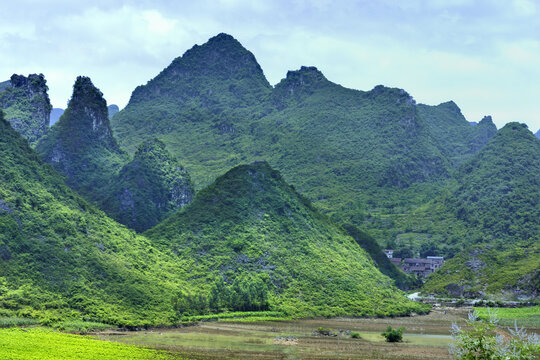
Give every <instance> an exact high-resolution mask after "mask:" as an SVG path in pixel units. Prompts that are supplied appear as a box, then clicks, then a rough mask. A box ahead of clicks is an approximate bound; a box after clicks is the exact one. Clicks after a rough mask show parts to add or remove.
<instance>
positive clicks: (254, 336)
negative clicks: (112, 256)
mask: <svg viewBox="0 0 540 360" xmlns="http://www.w3.org/2000/svg"><path fill="white" fill-rule="evenodd" d="M467 313H468V310H467V309H449V310H447V312H446V314H445V313H444V310H436V311H432V312H431V313H430V314H428V315H423V316H414V317H400V318H383V319H348V318H336V319H319V320H294V321H272V322H231V321H218V322H203V323H200V325H197V326H191V327H185V328H180V329H168V330H159V329H157V330H152V331H141V332H131V333H126V332H103V333H101V334H98V336H99V338H101V339H103V340H110V341H118V342H122V343H127V344H138V345H141V346H145V347H153V348H156V349H161V350H167V351H170V352H172V353H176V354H179V355H180V356H184V357H188V358H194V359H251V358H257V359H433V360H436V359H450V356H449V353H448V345H449V344H450V343H451V342H452V341H453V340H452V337H451V336H450V326H451V324H452V322H457V323H458V324H462V323H463V322H464V319H465V318H466V316H467ZM388 325H391V326H393V327H394V328H396V327H402V326H403V327H405V331H404V336H403V338H404V342H403V343H399V344H391V343H386V342H385V341H384V338H383V337H382V336H381V335H380V333H381V332H382V331H384V330H385V329H386V327H387V326H388ZM320 327H323V328H330V329H332V330H333V331H334V332H339V330H343V332H342V333H341V334H340V335H339V336H320V335H315V334H314V332H315V331H316V330H317V329H318V328H320ZM347 331H351V332H358V333H360V337H361V338H360V339H353V338H351V337H350V336H349V335H346V332H347ZM287 338H289V340H287Z"/></svg>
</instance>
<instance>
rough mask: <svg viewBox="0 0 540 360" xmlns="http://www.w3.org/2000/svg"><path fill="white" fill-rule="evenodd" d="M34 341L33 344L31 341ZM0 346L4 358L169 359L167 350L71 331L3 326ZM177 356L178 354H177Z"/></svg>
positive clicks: (59, 359)
mask: <svg viewBox="0 0 540 360" xmlns="http://www.w3.org/2000/svg"><path fill="white" fill-rule="evenodd" d="M30 344H31V345H30ZM0 348H1V349H2V358H3V359H13V360H15V359H17V360H18V359H21V360H22V359H25V360H32V359H36V360H37V359H39V360H41V359H55V360H69V359H103V360H117V359H133V360H142V359H155V360H158V359H170V358H172V357H171V356H169V355H168V354H166V353H164V352H159V351H156V350H149V349H142V348H139V347H136V346H133V345H125V344H120V343H115V342H109V341H98V340H96V339H95V338H93V337H89V336H81V335H70V334H63V333H59V332H55V331H52V330H47V329H42V328H33V329H18V328H13V329H0ZM175 359H176V358H175Z"/></svg>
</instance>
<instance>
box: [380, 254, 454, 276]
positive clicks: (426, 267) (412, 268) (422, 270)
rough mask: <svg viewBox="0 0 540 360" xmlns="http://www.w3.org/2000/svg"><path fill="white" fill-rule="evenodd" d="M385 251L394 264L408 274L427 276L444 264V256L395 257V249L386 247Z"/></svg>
mask: <svg viewBox="0 0 540 360" xmlns="http://www.w3.org/2000/svg"><path fill="white" fill-rule="evenodd" d="M383 252H384V253H385V254H386V256H387V257H388V258H389V259H390V262H392V264H394V265H396V266H397V267H398V268H400V269H401V270H403V271H404V272H405V273H407V274H412V275H416V276H419V277H423V278H426V277H428V276H429V275H430V274H432V273H433V272H435V271H437V270H438V269H439V268H440V267H441V266H442V265H443V264H444V257H442V256H428V257H427V258H425V259H422V258H405V259H401V258H395V257H394V250H391V249H384V250H383Z"/></svg>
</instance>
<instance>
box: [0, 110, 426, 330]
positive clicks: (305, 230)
mask: <svg viewBox="0 0 540 360" xmlns="http://www.w3.org/2000/svg"><path fill="white" fill-rule="evenodd" d="M147 147H151V145H150V144H148V145H147ZM147 147H146V148H147ZM157 147H158V148H160V146H159V143H158V145H157ZM144 148H145V147H143V148H142V149H144ZM0 178H1V179H2V181H1V182H0V257H1V259H2V261H0V273H1V274H2V275H1V276H0V309H1V310H0V311H1V312H2V314H3V315H7V316H15V315H16V316H24V317H32V318H37V319H39V320H40V321H41V322H42V323H43V324H47V325H51V324H58V323H62V322H63V321H65V320H69V319H85V320H90V321H102V322H107V323H111V324H115V325H118V326H128V327H139V326H147V325H162V324H173V323H174V322H175V321H176V319H177V318H178V317H179V316H182V315H185V314H189V313H190V309H189V308H187V307H186V306H185V303H184V300H185V295H184V294H196V296H191V297H189V295H188V297H187V298H188V299H190V301H188V305H190V304H191V305H193V304H195V305H196V306H197V309H198V310H197V311H209V309H213V310H215V311H220V310H224V309H222V308H220V306H221V305H220V304H224V303H225V302H224V301H225V300H226V299H229V298H228V296H229V295H230V296H233V295H234V296H238V295H239V294H240V295H242V294H244V292H246V294H247V295H254V296H255V297H254V298H253V297H252V298H247V297H246V298H234V304H241V306H242V308H244V309H245V308H246V307H247V306H249V305H253V301H254V300H257V299H259V298H260V299H262V300H263V301H262V302H259V303H257V304H256V306H258V307H259V308H260V309H261V308H269V309H271V310H277V311H281V312H286V313H287V314H290V315H293V316H294V315H296V316H301V315H308V314H312V315H316V316H323V315H331V314H350V315H360V314H363V315H390V314H405V313H410V312H413V311H415V312H422V311H425V310H426V309H425V307H423V306H422V305H420V304H417V303H413V302H410V301H408V300H407V299H406V298H405V297H404V295H403V294H402V293H401V292H399V290H397V289H395V288H394V287H393V286H392V285H391V283H392V282H391V280H390V279H389V278H387V277H386V276H384V275H382V274H381V273H380V272H378V270H377V269H376V268H375V267H374V265H373V263H372V260H371V259H370V258H369V256H368V255H367V254H366V253H365V252H364V251H363V250H362V249H361V248H360V247H359V246H358V245H357V244H356V242H355V241H354V240H353V239H352V238H350V237H348V236H347V235H346V234H345V232H344V230H342V229H341V228H339V227H337V226H336V225H334V224H333V223H332V222H331V221H330V220H329V219H328V218H327V217H325V216H323V215H321V214H319V213H318V212H317V211H315V210H314V209H313V207H312V206H311V205H310V204H309V202H308V201H307V200H306V199H304V198H303V197H301V196H300V195H298V194H297V193H296V192H295V191H294V190H293V188H292V187H290V186H289V185H287V184H286V183H284V182H283V180H282V179H281V177H280V176H279V173H277V172H276V171H273V170H272V169H270V168H269V167H268V165H267V164H264V163H263V164H253V165H251V166H241V167H238V168H235V169H233V170H231V171H230V172H229V173H227V174H225V175H224V176H222V177H220V178H219V179H218V180H217V181H216V183H215V184H213V185H212V186H210V187H208V188H207V189H204V190H202V191H201V192H200V193H199V194H198V195H197V197H196V200H195V201H194V202H193V203H192V204H191V205H188V206H186V207H185V208H183V209H182V210H181V211H180V212H178V213H176V214H174V215H173V216H171V217H169V218H168V219H167V220H165V221H164V222H162V223H161V224H160V225H158V226H156V227H155V228H154V229H152V230H150V231H148V232H147V234H148V236H151V238H150V239H148V238H146V237H145V236H141V235H137V234H136V233H135V232H133V231H131V230H128V229H126V228H125V227H124V226H121V225H119V224H118V223H116V222H115V221H113V220H111V219H110V218H108V217H107V216H106V215H105V214H104V213H103V212H101V211H99V210H97V209H96V208H95V207H93V206H92V205H91V204H89V203H88V202H87V201H85V200H83V199H82V198H81V197H80V196H79V195H77V194H76V193H75V192H74V191H73V190H71V189H70V188H69V187H67V186H66V185H65V183H64V180H63V179H62V178H61V177H60V176H59V175H58V174H57V173H56V172H55V171H54V170H53V169H52V167H51V166H49V165H47V164H44V163H43V162H42V161H41V160H40V158H39V156H38V155H37V154H36V153H35V152H34V150H32V149H31V148H30V147H29V146H28V143H27V141H26V140H24V139H23V138H22V137H21V136H20V135H19V134H18V133H16V132H15V131H14V130H13V129H12V128H11V126H10V125H9V123H8V122H7V121H4V120H3V115H2V113H1V112H0ZM188 229H189V231H188ZM194 240H195V241H194ZM220 289H221V290H220ZM193 299H196V300H195V301H197V303H195V302H194V300H193ZM216 299H219V301H218V302H212V301H210V300H216ZM243 299H244V300H243ZM242 301H244V302H242ZM245 301H248V303H247V304H246V303H245ZM327 303H328V304H329V306H327ZM216 304H217V305H216ZM218 305H219V306H218ZM231 309H232V308H231Z"/></svg>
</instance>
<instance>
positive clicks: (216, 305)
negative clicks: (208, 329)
mask: <svg viewBox="0 0 540 360" xmlns="http://www.w3.org/2000/svg"><path fill="white" fill-rule="evenodd" d="M267 281H268V275H266V274H255V275H248V274H241V275H240V276H238V277H236V278H235V279H234V282H233V283H232V284H230V285H227V284H226V283H225V282H224V280H223V278H222V277H220V278H217V279H216V280H215V281H214V283H213V284H212V286H211V287H210V297H209V299H208V300H209V304H208V305H209V308H210V309H211V310H212V311H213V312H216V313H219V312H224V311H228V310H232V311H265V310H268V308H269V306H270V304H269V302H268V297H269V295H268V287H267V285H266V282H267Z"/></svg>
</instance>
